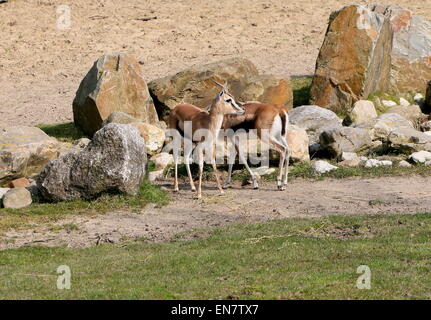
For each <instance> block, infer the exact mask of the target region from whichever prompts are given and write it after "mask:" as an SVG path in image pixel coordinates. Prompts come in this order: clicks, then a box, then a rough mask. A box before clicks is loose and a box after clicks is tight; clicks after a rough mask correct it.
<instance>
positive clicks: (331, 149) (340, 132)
mask: <svg viewBox="0 0 431 320" xmlns="http://www.w3.org/2000/svg"><path fill="white" fill-rule="evenodd" d="M371 145H372V141H371V136H370V134H369V132H368V130H365V129H360V128H353V127H338V128H333V129H329V130H325V131H323V132H322V134H321V135H320V147H321V149H322V150H325V151H327V152H328V153H329V154H331V155H332V156H334V157H336V158H340V157H341V155H342V154H343V152H361V151H364V150H365V149H367V148H368V147H370V146H371Z"/></svg>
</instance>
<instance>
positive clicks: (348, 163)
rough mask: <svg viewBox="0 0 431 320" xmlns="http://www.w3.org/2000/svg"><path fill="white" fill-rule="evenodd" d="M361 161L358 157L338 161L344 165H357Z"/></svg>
mask: <svg viewBox="0 0 431 320" xmlns="http://www.w3.org/2000/svg"><path fill="white" fill-rule="evenodd" d="M360 163H361V161H360V160H359V158H356V159H350V160H343V161H341V162H338V165H340V166H343V167H357V166H359V164H360Z"/></svg>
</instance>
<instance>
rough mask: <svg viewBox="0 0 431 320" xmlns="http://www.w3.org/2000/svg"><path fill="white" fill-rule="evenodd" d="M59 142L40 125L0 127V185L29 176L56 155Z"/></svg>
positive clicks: (33, 174)
mask: <svg viewBox="0 0 431 320" xmlns="http://www.w3.org/2000/svg"><path fill="white" fill-rule="evenodd" d="M59 148H60V144H59V142H58V141H57V139H55V138H52V137H50V136H48V135H47V134H46V133H45V132H43V131H42V130H41V129H39V128H35V127H25V126H13V127H0V186H2V185H6V184H8V183H9V182H11V181H12V180H14V179H16V178H21V177H27V178H32V177H35V176H36V175H37V174H39V173H40V171H42V169H43V168H44V167H45V166H46V164H47V163H48V162H49V161H50V160H52V159H55V158H57V157H58V155H59V152H60V151H59Z"/></svg>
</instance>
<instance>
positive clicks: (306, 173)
mask: <svg viewBox="0 0 431 320" xmlns="http://www.w3.org/2000/svg"><path fill="white" fill-rule="evenodd" d="M331 163H332V164H333V165H337V163H336V162H331ZM217 167H218V169H219V170H220V171H221V172H222V174H223V176H226V174H227V173H226V171H225V170H223V169H226V166H222V165H219V166H217ZM235 167H236V168H239V169H238V170H234V171H233V173H232V179H233V180H236V181H241V180H245V179H248V178H249V177H250V175H249V173H248V171H247V170H246V169H245V168H244V166H241V165H236V166H235ZM235 167H234V168H235ZM190 168H191V171H192V175H193V178H194V179H197V177H198V166H197V165H196V164H191V166H190ZM169 173H170V175H171V176H172V177H173V168H172V167H170V168H169ZM277 174H278V169H276V171H275V172H274V173H272V174H270V175H264V176H262V177H261V178H262V180H264V181H276V179H277ZM413 175H419V176H424V177H428V176H431V166H425V165H415V166H412V167H410V168H403V167H397V166H392V167H385V166H382V167H376V168H365V167H363V166H357V167H343V166H338V169H337V170H334V171H330V172H327V173H324V174H317V173H315V172H314V170H313V168H312V167H311V163H309V162H304V163H296V164H294V165H290V166H289V181H293V180H295V179H299V178H301V179H309V180H323V179H328V178H332V179H344V178H349V177H361V178H379V177H388V176H413ZM178 176H179V177H183V178H185V177H187V171H186V167H185V165H184V164H180V165H178ZM203 179H204V180H214V174H213V170H212V168H211V167H210V166H205V167H204V175H203Z"/></svg>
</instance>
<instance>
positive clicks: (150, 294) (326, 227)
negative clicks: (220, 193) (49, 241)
mask: <svg viewBox="0 0 431 320" xmlns="http://www.w3.org/2000/svg"><path fill="white" fill-rule="evenodd" d="M430 229H431V216H430V215H429V214H421V215H398V216H382V215H376V216H370V215H367V216H352V217H347V216H344V217H328V218H320V219H289V220H278V221H273V222H267V223H254V224H242V225H231V226H228V227H223V228H216V229H211V230H210V231H209V232H207V234H206V235H205V237H203V238H198V240H193V241H189V240H188V239H189V238H191V237H189V236H187V235H184V234H183V235H182V236H181V237H177V238H176V240H175V241H171V242H167V243H147V242H142V241H139V242H136V243H126V244H124V243H123V244H121V245H102V246H98V247H91V248H86V249H70V248H41V247H28V248H21V249H14V250H7V251H2V252H0V265H1V275H0V296H1V297H2V298H5V299H317V298H318V299H430V297H431V289H430V288H431V277H430V276H429V275H430V273H431V263H430V260H429V252H430V250H431V244H430V243H431V242H430V241H431V236H430V233H429V230H430ZM200 234H202V232H200ZM183 237H185V238H186V239H185V240H183ZM59 265H68V266H69V267H70V268H71V273H72V278H71V289H70V290H58V289H57V288H56V281H57V277H58V275H57V273H56V270H57V267H58V266H59ZM360 265H367V266H368V267H369V268H370V269H371V289H370V290H359V289H357V288H356V281H357V279H358V277H359V274H357V273H356V270H357V268H358V267H359V266H360Z"/></svg>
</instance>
